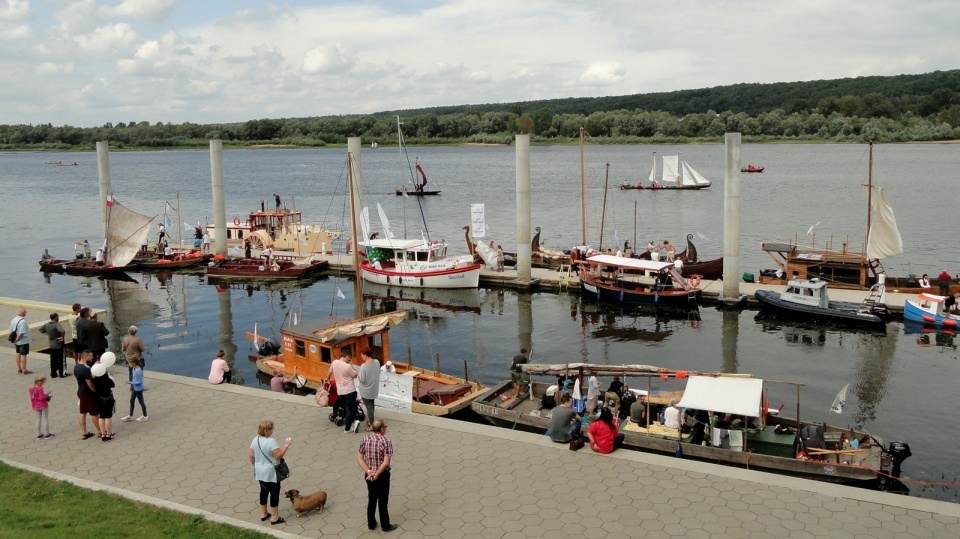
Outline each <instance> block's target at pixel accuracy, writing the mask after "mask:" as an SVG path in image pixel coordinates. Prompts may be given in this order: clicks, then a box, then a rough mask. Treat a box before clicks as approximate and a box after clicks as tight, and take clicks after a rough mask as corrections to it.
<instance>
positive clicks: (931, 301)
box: [903, 292, 960, 328]
mask: <svg viewBox="0 0 960 539" xmlns="http://www.w3.org/2000/svg"><path fill="white" fill-rule="evenodd" d="M946 300H947V296H938V295H935V294H929V293H927V292H923V293H921V294H917V299H916V301H914V300H910V299H908V300H907V301H906V302H904V304H903V317H904V318H905V319H907V320H912V321H914V322H920V323H921V324H926V325H928V326H934V327H946V328H955V327H957V325H960V315H958V314H952V313H947V312H944V302H945V301H946Z"/></svg>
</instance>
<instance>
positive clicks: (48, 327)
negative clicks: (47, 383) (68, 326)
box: [40, 313, 64, 378]
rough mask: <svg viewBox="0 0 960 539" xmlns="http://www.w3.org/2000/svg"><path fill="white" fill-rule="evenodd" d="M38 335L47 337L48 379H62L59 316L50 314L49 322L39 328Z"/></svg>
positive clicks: (61, 339) (61, 330)
mask: <svg viewBox="0 0 960 539" xmlns="http://www.w3.org/2000/svg"><path fill="white" fill-rule="evenodd" d="M40 333H43V334H44V335H46V336H47V339H49V340H50V344H49V345H48V346H47V351H48V352H50V378H63V376H64V374H63V369H64V364H63V336H64V331H63V326H61V325H60V315H59V314H57V313H51V314H50V321H49V322H47V323H46V324H44V325H43V326H41V327H40Z"/></svg>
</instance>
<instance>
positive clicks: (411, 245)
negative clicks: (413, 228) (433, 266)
mask: <svg viewBox="0 0 960 539" xmlns="http://www.w3.org/2000/svg"><path fill="white" fill-rule="evenodd" d="M359 245H363V246H364V247H375V248H378V249H398V250H409V249H416V248H418V247H419V248H422V249H425V248H426V247H427V245H426V242H424V241H423V240H417V239H413V240H406V239H392V240H389V239H380V238H377V239H375V240H367V241H361V242H359Z"/></svg>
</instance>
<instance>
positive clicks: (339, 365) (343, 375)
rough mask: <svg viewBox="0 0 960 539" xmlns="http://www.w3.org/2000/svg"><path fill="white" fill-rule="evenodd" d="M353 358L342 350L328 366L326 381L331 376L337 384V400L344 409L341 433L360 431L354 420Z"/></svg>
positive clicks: (355, 398) (355, 402)
mask: <svg viewBox="0 0 960 539" xmlns="http://www.w3.org/2000/svg"><path fill="white" fill-rule="evenodd" d="M352 361H353V357H352V356H351V355H350V352H349V351H347V350H344V351H343V352H342V355H341V356H340V357H339V358H337V359H335V360H333V363H331V364H330V374H328V375H327V380H329V379H330V376H333V378H334V380H336V382H337V395H338V397H337V398H338V399H343V404H344V408H345V409H346V411H345V415H344V418H343V432H351V431H352V432H357V431H358V430H360V421H358V420H356V419H354V418H355V417H356V416H357V386H356V385H354V383H353V381H354V380H355V379H356V378H357V375H358V373H357V369H356V368H355V367H354V366H353V364H352Z"/></svg>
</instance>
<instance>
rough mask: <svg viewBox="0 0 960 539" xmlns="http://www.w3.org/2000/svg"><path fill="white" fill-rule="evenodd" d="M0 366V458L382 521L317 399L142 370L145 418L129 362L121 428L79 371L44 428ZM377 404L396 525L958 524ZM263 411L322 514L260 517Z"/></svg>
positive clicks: (136, 491)
mask: <svg viewBox="0 0 960 539" xmlns="http://www.w3.org/2000/svg"><path fill="white" fill-rule="evenodd" d="M41 362H42V360H41V359H38V355H37V354H31V356H30V360H29V366H30V369H31V370H34V371H36V372H46V370H47V367H46V365H45V364H43V365H41ZM0 366H2V367H0V368H3V369H6V370H7V372H8V373H9V374H8V375H7V376H5V377H3V378H2V382H0V403H2V405H3V407H4V409H5V410H9V411H18V412H16V413H7V414H5V415H4V419H3V422H4V428H3V431H4V443H3V444H2V445H0V457H2V458H3V459H5V460H6V461H8V462H10V463H12V464H22V465H27V466H32V467H36V468H39V469H42V470H45V471H46V472H48V473H52V474H58V476H61V477H65V478H71V480H74V481H78V482H80V483H81V484H83V486H89V484H88V483H86V482H90V483H93V484H99V485H103V486H105V487H108V488H110V489H115V490H119V491H121V492H123V493H125V494H126V495H128V496H131V497H136V498H138V499H140V500H141V501H146V502H148V503H156V504H158V505H165V506H168V507H173V508H177V509H183V508H184V507H189V508H193V509H195V510H200V511H205V512H207V513H208V514H210V515H214V516H215V518H216V519H217V520H219V521H225V522H228V523H232V524H237V525H243V526H246V527H251V526H252V527H254V528H257V529H261V530H263V531H264V532H267V533H271V532H284V533H285V534H294V535H298V536H302V537H320V536H321V535H322V536H325V537H331V536H335V537H344V538H347V537H375V536H379V535H381V534H382V532H380V531H379V530H378V531H374V532H370V531H368V530H367V528H366V517H365V514H366V513H365V511H366V488H365V487H364V485H363V483H362V479H361V474H360V471H359V470H358V469H357V464H356V460H355V455H356V451H357V445H358V443H359V441H360V437H361V434H344V433H343V431H342V429H341V428H338V427H336V426H334V425H333V424H332V423H330V422H329V421H328V420H327V414H328V413H329V409H326V410H324V409H320V408H318V407H317V405H316V404H315V403H314V401H313V398H312V397H297V396H292V395H279V394H277V393H271V392H269V391H266V390H261V389H253V388H246V387H237V386H230V385H225V386H211V385H210V384H208V383H207V382H206V380H198V379H192V378H184V377H179V376H174V375H165V374H157V373H152V372H149V371H148V372H147V376H146V385H147V388H148V391H147V392H146V401H147V406H148V407H149V412H150V420H149V421H147V422H130V423H123V422H120V421H119V420H118V419H119V418H120V417H122V416H124V415H126V413H127V399H126V398H125V395H126V392H127V390H126V389H125V388H124V384H123V382H124V381H125V380H126V378H127V373H126V369H120V368H114V369H112V370H111V372H112V373H113V376H114V378H115V379H116V380H117V382H118V385H119V386H120V387H118V388H117V392H116V395H117V397H118V398H117V414H116V416H115V423H114V424H115V427H114V430H115V431H116V432H117V437H116V439H115V440H113V441H111V442H101V441H99V440H98V439H96V438H92V439H90V440H86V441H81V440H80V430H79V427H78V425H77V419H76V404H77V399H76V397H75V393H76V382H75V381H74V380H73V378H66V379H54V380H50V381H48V387H50V388H52V389H53V394H54V398H53V401H52V402H51V413H50V423H51V430H52V432H55V433H56V435H57V436H56V438H53V439H51V440H37V439H36V435H35V433H34V431H33V425H34V423H33V416H32V415H31V414H30V409H29V404H28V399H27V392H26V390H27V387H28V386H29V385H30V383H31V382H32V380H33V377H32V376H29V377H24V376H19V375H16V374H15V373H14V372H13V371H14V361H13V356H12V354H10V353H9V352H6V351H3V352H0ZM137 412H139V408H138V409H137ZM378 413H380V412H379V411H378ZM138 415H139V414H138ZM382 416H383V417H384V418H385V419H386V420H387V422H388V423H389V425H390V429H389V430H388V436H389V437H390V438H391V439H392V440H393V443H394V445H395V448H396V455H395V457H394V464H393V474H392V481H391V483H392V485H391V488H392V492H391V496H390V513H391V516H392V519H393V522H394V523H396V524H398V525H399V529H398V530H397V531H396V532H393V533H394V534H396V536H398V537H401V536H402V537H404V538H408V537H412V538H420V537H443V538H444V539H448V538H456V537H481V538H490V539H496V538H501V537H503V538H508V537H517V538H527V537H568V536H581V537H584V536H586V537H604V536H607V537H610V536H620V537H623V536H643V537H647V538H650V537H694V538H695V537H708V536H715V537H719V536H722V537H756V536H774V537H822V536H829V537H851V538H852V537H864V536H869V537H871V538H878V537H881V538H882V537H891V538H892V537H897V538H900V537H952V538H955V537H960V505H958V504H951V503H945V502H937V501H931V500H925V499H919V498H913V497H906V496H897V495H893V494H886V493H880V492H872V491H866V490H860V489H853V488H847V487H840V486H835V485H829V484H825V483H820V482H815V481H808V480H802V479H794V478H788V477H782V476H778V475H772V474H766V473H761V472H754V471H748V470H740V469H734V468H729V467H722V466H714V465H710V464H706V463H699V462H694V461H689V460H684V459H675V458H671V457H663V456H658V455H649V454H644V453H638V452H633V451H624V450H621V451H617V452H616V453H613V454H612V455H606V456H604V455H597V454H594V453H592V452H591V451H590V450H589V449H586V450H581V451H580V452H576V453H574V452H571V451H569V450H568V449H567V447H566V446H565V445H560V444H554V443H552V442H550V440H549V439H548V438H547V437H545V436H539V435H535V434H529V433H521V432H514V431H510V430H506V429H499V428H496V427H492V426H486V425H479V424H471V423H464V422H458V421H453V420H448V419H441V418H434V417H427V416H413V415H403V414H398V413H391V412H386V411H385V412H382ZM262 419H272V420H274V421H275V422H276V435H275V436H276V437H277V438H278V439H280V440H282V439H283V438H286V437H288V436H290V437H292V438H293V445H292V446H291V447H290V450H289V452H288V453H287V461H288V463H289V464H290V468H291V470H292V472H293V473H292V475H291V477H290V478H289V479H288V480H287V481H284V482H283V485H282V490H287V489H290V488H296V489H298V490H300V491H301V492H312V491H314V490H317V489H323V490H325V491H327V494H328V503H327V508H326V510H325V511H324V513H323V514H322V515H317V514H311V515H309V516H306V517H302V518H296V516H295V515H294V514H293V512H292V510H291V506H290V502H289V501H288V500H286V499H281V500H280V515H281V516H283V517H285V518H286V519H287V524H285V525H281V526H269V525H263V524H262V523H260V521H259V506H258V501H257V498H258V492H259V490H258V486H257V483H256V481H254V479H253V470H252V466H251V465H250V464H249V461H248V458H247V451H248V447H249V446H250V442H251V440H252V439H253V437H254V436H255V435H256V427H257V423H258V422H259V421H260V420H262ZM361 432H362V429H361ZM276 528H282V530H278V529H276Z"/></svg>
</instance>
